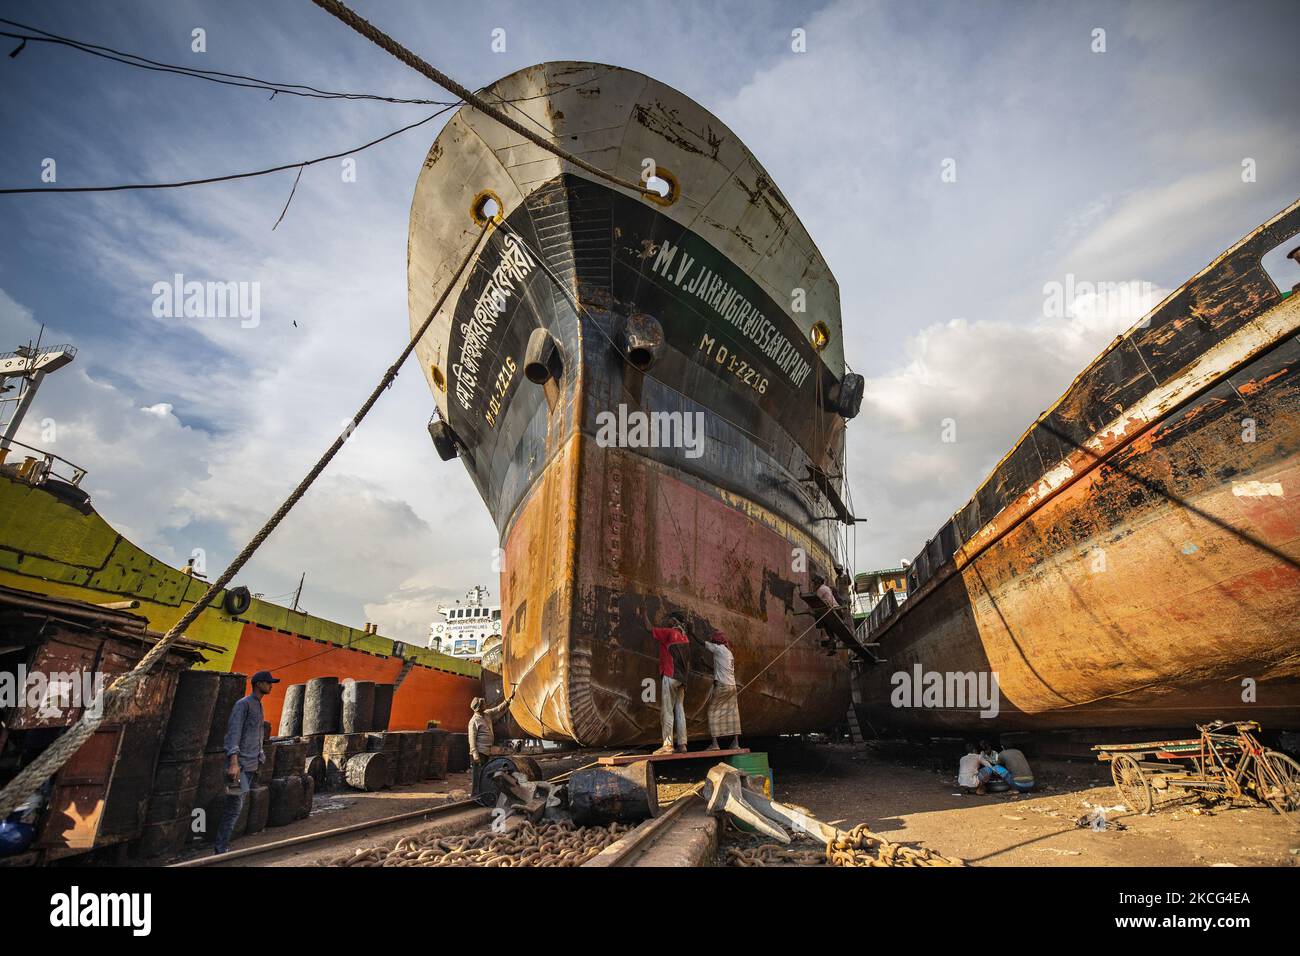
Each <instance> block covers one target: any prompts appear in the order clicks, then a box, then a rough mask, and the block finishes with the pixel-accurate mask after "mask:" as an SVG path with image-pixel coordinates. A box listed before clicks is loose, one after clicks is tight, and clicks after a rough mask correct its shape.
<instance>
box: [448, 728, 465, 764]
mask: <svg viewBox="0 0 1300 956" xmlns="http://www.w3.org/2000/svg"><path fill="white" fill-rule="evenodd" d="M468 769H469V734H461V733H455V732H452V731H448V733H447V771H448V772H449V773H464V772H465V771H466V770H468Z"/></svg>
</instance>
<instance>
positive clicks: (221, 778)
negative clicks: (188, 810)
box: [196, 751, 230, 807]
mask: <svg viewBox="0 0 1300 956" xmlns="http://www.w3.org/2000/svg"><path fill="white" fill-rule="evenodd" d="M228 766H230V758H229V757H227V756H226V755H225V754H224V753H221V752H220V751H218V752H217V753H211V754H204V755H203V763H202V766H201V768H200V770H199V794H198V797H197V803H196V806H200V807H206V806H208V804H210V803H211V802H212V801H213V800H215V799H216V798H217V797H218V796H220V795H221V793H222V792H224V791H225V789H226V768H227V767H228Z"/></svg>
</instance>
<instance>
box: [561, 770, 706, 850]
mask: <svg viewBox="0 0 1300 956" xmlns="http://www.w3.org/2000/svg"><path fill="white" fill-rule="evenodd" d="M698 790H699V788H696V790H695V791H692V792H691V793H687V794H684V795H682V796H680V797H678V798H677V799H676V800H674V801H673V802H672V803H671V804H670V805H669V807H668V809H667V810H665V811H664V812H662V813H661V814H659V816H657V817H652V818H651V819H649V820H646V821H644V822H643V823H641V824H639V825H638V826H637V827H636V828H635V829H634V830H632V832H631V833H628V834H626V835H625V836H623V837H620V838H619V839H618V840H615V841H614V842H613V843H611V844H610V845H609V846H608V847H606V848H605V849H604V850H602V851H601V852H600V853H598V854H597V855H596V856H595V857H593V858H592V859H590V860H588V861H587V862H586V863H584V864H583V866H594V867H602V866H607V867H638V866H702V865H705V864H707V863H708V862H710V861H711V860H712V859H713V857H714V855H715V854H716V852H717V847H718V823H717V820H715V819H714V818H713V817H711V816H710V815H709V814H708V812H707V810H706V809H705V802H704V800H703V799H702V798H701V797H700V796H699V793H698Z"/></svg>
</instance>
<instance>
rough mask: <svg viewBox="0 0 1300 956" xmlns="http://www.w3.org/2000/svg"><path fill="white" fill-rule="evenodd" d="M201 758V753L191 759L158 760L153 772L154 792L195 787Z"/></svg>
mask: <svg viewBox="0 0 1300 956" xmlns="http://www.w3.org/2000/svg"><path fill="white" fill-rule="evenodd" d="M203 760H204V758H203V755H202V754H200V755H198V756H196V757H194V758H193V759H191V760H160V761H159V762H158V768H157V769H156V770H155V771H154V774H153V789H154V792H155V793H165V792H168V791H172V790H188V789H190V788H191V787H197V786H198V784H199V776H200V775H201V773H202V771H203Z"/></svg>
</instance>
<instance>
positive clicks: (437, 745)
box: [425, 728, 451, 780]
mask: <svg viewBox="0 0 1300 956" xmlns="http://www.w3.org/2000/svg"><path fill="white" fill-rule="evenodd" d="M425 733H426V734H428V735H429V738H430V740H431V745H430V747H429V763H428V767H427V769H428V774H429V776H430V777H431V778H433V779H434V780H441V779H442V778H443V777H445V776H447V757H448V756H449V751H450V747H451V734H449V733H448V732H447V731H445V730H438V729H436V728H435V729H432V730H426V731H425Z"/></svg>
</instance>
